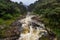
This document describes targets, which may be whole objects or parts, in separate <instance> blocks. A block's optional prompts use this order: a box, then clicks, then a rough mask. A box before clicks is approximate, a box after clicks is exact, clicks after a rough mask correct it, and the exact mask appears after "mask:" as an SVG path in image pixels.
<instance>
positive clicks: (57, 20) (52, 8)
mask: <svg viewBox="0 0 60 40" xmlns="http://www.w3.org/2000/svg"><path fill="white" fill-rule="evenodd" d="M29 8H30V9H29V10H30V11H32V12H34V14H39V15H42V16H41V20H42V21H43V22H44V23H45V25H46V27H49V28H51V29H53V31H55V33H56V34H57V35H58V36H59V37H60V0H38V1H37V2H35V3H34V4H31V5H30V6H29ZM59 40H60V39H59Z"/></svg>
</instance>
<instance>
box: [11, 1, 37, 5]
mask: <svg viewBox="0 0 60 40" xmlns="http://www.w3.org/2000/svg"><path fill="white" fill-rule="evenodd" d="M11 1H14V2H18V3H19V2H23V4H25V5H29V4H31V3H34V2H35V1H37V0H11Z"/></svg>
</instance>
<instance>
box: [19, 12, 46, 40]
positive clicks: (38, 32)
mask: <svg viewBox="0 0 60 40" xmlns="http://www.w3.org/2000/svg"><path fill="white" fill-rule="evenodd" d="M34 17H36V16H35V15H29V12H28V15H27V16H26V18H24V19H21V20H19V22H20V23H22V28H23V30H22V31H21V34H20V37H19V39H18V40H39V38H41V37H42V36H43V35H46V34H47V31H46V30H45V26H44V24H42V23H41V22H38V21H37V20H33V19H32V18H34Z"/></svg>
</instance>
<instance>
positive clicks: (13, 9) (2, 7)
mask: <svg viewBox="0 0 60 40" xmlns="http://www.w3.org/2000/svg"><path fill="white" fill-rule="evenodd" d="M24 13H26V8H25V7H24V6H23V4H22V3H19V4H18V3H17V2H12V1H10V0H0V24H3V23H4V22H3V21H6V20H8V21H10V19H16V17H19V16H20V15H21V14H24ZM11 21H13V20H11ZM11 21H10V22H11ZM5 23H6V22H5ZM7 23H8V22H7ZM8 24H10V23H8Z"/></svg>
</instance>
